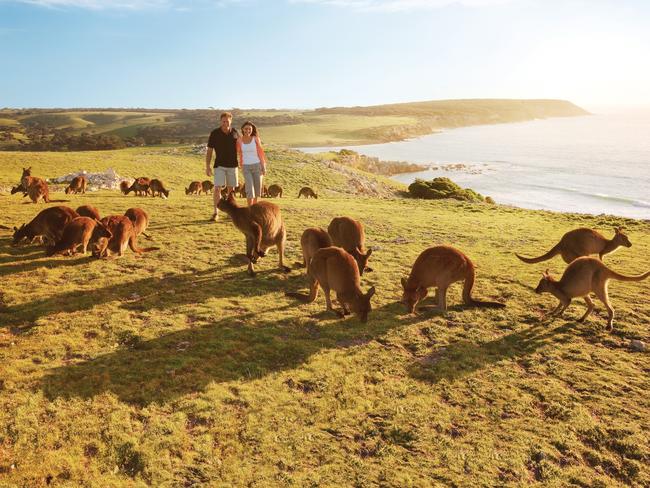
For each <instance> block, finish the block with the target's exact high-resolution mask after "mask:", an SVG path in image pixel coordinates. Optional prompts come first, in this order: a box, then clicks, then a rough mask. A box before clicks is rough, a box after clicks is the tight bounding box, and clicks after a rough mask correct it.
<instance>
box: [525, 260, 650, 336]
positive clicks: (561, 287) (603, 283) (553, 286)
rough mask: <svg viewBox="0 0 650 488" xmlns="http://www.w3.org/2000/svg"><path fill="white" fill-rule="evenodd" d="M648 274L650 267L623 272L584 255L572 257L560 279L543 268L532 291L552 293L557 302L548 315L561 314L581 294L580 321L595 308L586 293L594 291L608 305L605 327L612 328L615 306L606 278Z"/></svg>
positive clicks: (637, 278)
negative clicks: (629, 273)
mask: <svg viewBox="0 0 650 488" xmlns="http://www.w3.org/2000/svg"><path fill="white" fill-rule="evenodd" d="M648 276H650V271H648V272H647V273H644V274H642V275H638V276H625V275H622V274H619V273H617V272H616V271H613V270H611V269H609V268H608V267H607V266H605V264H604V263H603V262H602V261H601V260H600V259H597V258H592V257H589V256H583V257H580V258H577V259H575V260H573V261H571V264H569V265H568V266H567V268H566V269H565V270H564V273H563V274H562V277H561V278H560V281H556V280H554V279H553V278H552V277H551V275H550V274H549V273H548V270H546V272H545V273H543V274H542V279H541V280H540V281H539V284H538V285H537V288H535V293H539V294H541V293H551V294H553V296H555V297H556V298H557V299H558V300H559V301H560V303H558V305H557V307H555V308H554V309H553V310H551V311H550V312H549V313H548V314H547V316H548V317H553V316H558V317H560V316H561V315H562V314H563V313H564V311H565V310H566V309H567V307H568V306H569V305H570V304H571V300H572V299H573V298H578V297H582V298H584V300H585V303H586V304H587V311H586V312H585V314H584V315H583V316H582V317H580V318H579V319H578V322H583V321H584V320H585V319H586V318H587V317H589V315H591V312H592V311H593V310H594V302H593V301H592V299H591V298H590V297H589V293H592V292H593V293H594V294H595V295H596V296H597V297H598V299H599V300H600V301H601V302H603V303H604V304H605V308H607V329H609V330H613V329H614V309H613V308H612V306H611V304H610V302H609V295H608V292H607V282H608V281H609V280H610V279H614V280H619V281H642V280H645V279H646V278H647V277H648Z"/></svg>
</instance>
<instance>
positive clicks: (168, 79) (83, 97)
mask: <svg viewBox="0 0 650 488" xmlns="http://www.w3.org/2000/svg"><path fill="white" fill-rule="evenodd" d="M648 26H650V1H647V0H611V1H610V0H401V1H399V0H185V1H181V0H115V1H108V0H0V59H1V60H2V70H0V107H13V108H22V107H42V108H50V107H146V108H208V107H215V108H234V107H237V108H314V107H325V106H328V107H330V106H355V105H376V104H383V103H395V102H407V101H419V100H439V99H457V98H559V99H566V100H570V101H572V102H574V103H576V104H578V105H580V106H582V107H585V108H587V109H592V110H593V109H594V108H601V107H625V108H645V107H650V62H648V56H649V53H650V29H649V28H648Z"/></svg>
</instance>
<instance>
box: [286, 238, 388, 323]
mask: <svg viewBox="0 0 650 488" xmlns="http://www.w3.org/2000/svg"><path fill="white" fill-rule="evenodd" d="M307 275H308V276H309V281H310V283H309V295H304V294H301V293H287V296H290V297H294V298H298V299H299V300H301V301H303V302H305V303H312V302H313V301H314V300H316V297H317V296H318V286H319V285H320V286H321V287H322V288H323V291H324V292H325V303H326V304H327V310H331V311H334V312H335V313H337V314H338V315H339V316H340V317H344V316H345V315H348V314H349V313H350V310H351V311H352V312H354V313H355V315H356V316H357V317H358V318H359V320H361V321H362V322H366V321H367V320H368V313H369V312H370V311H371V309H372V306H371V305H370V299H371V298H372V296H373V295H374V294H375V287H374V286H373V287H372V288H370V290H368V293H365V294H364V293H363V292H362V291H361V288H360V277H359V268H358V267H357V265H356V262H355V261H354V258H353V257H352V256H350V254H348V253H347V252H346V251H345V250H343V249H341V248H340V247H325V248H322V249H318V250H317V251H316V252H315V253H314V255H313V256H312V258H311V261H310V262H309V264H308V265H307ZM331 290H334V292H336V299H337V300H338V302H339V304H340V305H341V308H342V311H340V312H339V311H336V310H334V309H333V308H332V300H331V298H330V291H331ZM348 307H349V308H348Z"/></svg>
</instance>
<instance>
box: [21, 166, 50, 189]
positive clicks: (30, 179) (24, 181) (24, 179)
mask: <svg viewBox="0 0 650 488" xmlns="http://www.w3.org/2000/svg"><path fill="white" fill-rule="evenodd" d="M38 182H41V183H43V184H45V185H46V186H47V183H46V182H45V180H44V179H43V178H39V177H38V176H32V167H31V166H30V167H29V168H23V174H22V176H21V177H20V186H22V187H23V188H24V190H23V191H25V192H27V190H29V187H30V186H32V185H33V184H35V183H38Z"/></svg>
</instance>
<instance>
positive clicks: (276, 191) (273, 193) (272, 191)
mask: <svg viewBox="0 0 650 488" xmlns="http://www.w3.org/2000/svg"><path fill="white" fill-rule="evenodd" d="M266 196H267V197H269V198H275V197H278V198H282V187H281V186H280V185H271V186H269V187H268V188H267V189H266Z"/></svg>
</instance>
